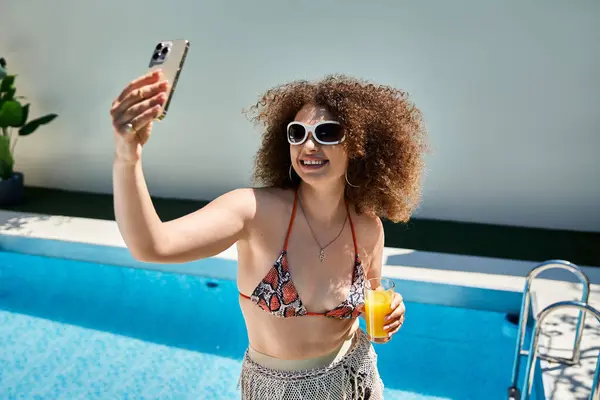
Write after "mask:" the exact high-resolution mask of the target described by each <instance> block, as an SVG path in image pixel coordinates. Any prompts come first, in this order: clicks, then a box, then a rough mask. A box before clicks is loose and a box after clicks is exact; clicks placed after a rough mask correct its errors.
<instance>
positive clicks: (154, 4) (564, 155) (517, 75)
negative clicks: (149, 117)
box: [0, 0, 600, 231]
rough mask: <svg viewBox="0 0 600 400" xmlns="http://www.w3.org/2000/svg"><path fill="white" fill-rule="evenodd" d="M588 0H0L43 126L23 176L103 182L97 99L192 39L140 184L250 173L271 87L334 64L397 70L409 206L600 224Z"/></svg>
mask: <svg viewBox="0 0 600 400" xmlns="http://www.w3.org/2000/svg"><path fill="white" fill-rule="evenodd" d="M598 21H600V2H598V1H597V0H578V1H561V0H537V1H528V2H522V1H517V0H513V1H509V2H506V1H499V0H496V1H495V2H491V1H487V2H482V1H480V0H470V1H469V0H454V1H443V0H439V1H418V2H417V1H399V0H379V1H376V2H366V1H358V0H326V1H323V0H302V1H294V2H292V1H281V0H268V1H267V0H257V1H240V0H237V1H223V0H203V1H197V0H178V1H176V2H167V1H156V0H145V1H141V0H138V1H124V0H121V1H115V0H104V1H95V2H90V1H80V0H56V1H47V0H29V1H22V0H3V1H2V4H1V5H0V54H2V55H4V56H5V57H6V58H7V59H8V62H9V67H10V69H11V70H12V71H13V72H18V73H19V74H20V77H19V81H18V83H19V90H20V91H21V94H25V95H27V96H28V97H29V98H30V99H31V100H32V101H33V108H32V113H33V114H40V113H43V112H51V111H52V112H58V113H59V114H60V118H59V119H57V120H56V121H55V122H54V123H53V124H52V125H51V126H48V127H44V128H43V129H42V130H40V131H38V132H36V133H35V134H34V135H32V136H30V137H27V138H24V139H23V140H22V141H21V142H20V143H19V144H18V145H17V154H16V156H17V157H16V160H17V165H16V167H17V169H19V170H21V171H24V172H25V174H26V182H27V183H28V184H31V185H39V186H47V187H58V188H67V189H78V190H88V191H94V192H111V190H112V187H111V166H112V156H113V147H112V145H113V142H112V134H111V126H110V121H109V114H108V110H109V107H110V103H111V101H112V99H113V98H114V97H115V96H116V95H117V94H118V93H119V91H120V90H121V88H122V87H123V85H125V84H126V83H127V82H128V81H129V80H130V79H132V78H134V77H136V76H137V75H139V74H141V73H143V72H145V68H146V65H147V62H148V57H149V54H150V51H151V49H152V46H153V45H154V43H155V42H156V41H157V40H160V39H165V38H167V39H169V38H179V37H184V38H188V39H190V40H191V42H192V49H191V52H190V55H189V57H188V61H187V67H186V69H185V70H184V72H183V75H182V77H181V80H180V83H179V86H178V91H177V93H176V97H175V99H174V101H173V103H172V109H171V112H170V114H169V117H168V118H167V120H165V121H164V122H162V123H160V124H159V126H158V127H157V128H156V129H155V133H154V137H153V138H152V140H151V142H150V143H149V144H148V145H147V149H146V151H145V163H144V166H145V171H146V176H147V180H148V182H149V186H150V189H151V192H152V193H153V194H154V195H159V196H169V197H180V198H201V199H212V198H214V197H215V196H217V195H219V194H220V193H223V192H224V191H226V190H229V189H232V188H234V187H237V186H241V185H247V184H249V178H250V173H251V168H252V160H253V155H254V151H255V150H256V148H257V146H258V143H259V134H258V132H256V131H255V129H254V127H253V126H252V125H251V124H250V123H249V122H248V121H247V120H246V119H245V117H244V116H243V115H242V114H241V112H240V111H241V109H242V108H244V107H246V106H248V105H250V104H252V103H253V102H254V101H255V100H256V99H257V96H258V95H259V94H260V93H261V92H262V91H264V90H265V89H267V88H268V87H270V86H273V85H276V84H279V83H282V82H285V81H289V80H292V79H298V78H309V79H312V78H318V77H322V76H323V75H325V74H327V73H332V72H344V73H349V74H352V75H356V76H360V77H363V78H369V79H374V80H376V81H378V82H381V83H385V84H391V85H394V86H397V87H401V88H403V89H405V90H407V91H409V93H410V94H411V95H412V98H413V100H414V101H415V102H416V103H417V104H418V105H419V106H420V108H421V109H422V110H423V112H424V114H425V117H426V119H427V123H428V126H429V130H430V135H431V142H432V145H433V149H434V152H433V153H432V154H431V155H430V156H429V157H428V167H427V178H426V181H425V188H424V201H423V203H422V206H421V207H420V209H419V211H418V212H417V215H418V216H421V217H427V218H438V219H450V220H462V221H476V222H487V223H497V224H509V225H519V226H535V227H548V228H566V229H576V230H589V231H600V211H599V208H600V178H599V175H600V157H599V156H598V153H599V150H600V132H599V127H600V113H599V112H598V110H600V95H599V94H600V47H599V46H600V45H599V43H600V23H599V22H598Z"/></svg>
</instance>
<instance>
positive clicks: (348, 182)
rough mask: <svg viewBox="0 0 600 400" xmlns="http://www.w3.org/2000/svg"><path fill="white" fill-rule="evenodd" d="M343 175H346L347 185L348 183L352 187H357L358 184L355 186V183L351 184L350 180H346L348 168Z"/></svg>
mask: <svg viewBox="0 0 600 400" xmlns="http://www.w3.org/2000/svg"><path fill="white" fill-rule="evenodd" d="M344 176H345V177H346V183H347V184H348V185H350V186H352V187H355V188H357V187H358V186H356V185H353V184H351V183H350V181H349V180H348V170H346V173H345V174H344Z"/></svg>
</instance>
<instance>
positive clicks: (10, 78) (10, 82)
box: [0, 75, 16, 93]
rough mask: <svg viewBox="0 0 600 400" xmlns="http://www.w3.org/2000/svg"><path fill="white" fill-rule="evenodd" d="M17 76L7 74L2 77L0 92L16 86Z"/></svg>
mask: <svg viewBox="0 0 600 400" xmlns="http://www.w3.org/2000/svg"><path fill="white" fill-rule="evenodd" d="M15 78H16V75H6V76H5V77H4V78H3V79H2V83H0V92H1V93H6V92H8V91H9V90H11V89H14V87H15Z"/></svg>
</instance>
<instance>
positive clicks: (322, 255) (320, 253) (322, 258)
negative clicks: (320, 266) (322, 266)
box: [319, 249, 325, 262]
mask: <svg viewBox="0 0 600 400" xmlns="http://www.w3.org/2000/svg"><path fill="white" fill-rule="evenodd" d="M323 260H325V249H321V251H320V252H319V261H321V262H323Z"/></svg>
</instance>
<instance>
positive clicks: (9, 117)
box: [0, 100, 23, 128]
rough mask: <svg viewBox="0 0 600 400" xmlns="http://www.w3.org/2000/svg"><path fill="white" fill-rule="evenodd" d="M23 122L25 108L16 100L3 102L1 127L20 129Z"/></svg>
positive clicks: (0, 117)
mask: <svg viewBox="0 0 600 400" xmlns="http://www.w3.org/2000/svg"><path fill="white" fill-rule="evenodd" d="M22 120H23V107H22V106H21V103H19V102H18V101H15V100H9V101H4V102H2V108H0V127H1V128H6V127H7V126H14V127H17V128H18V127H20V126H21V121H22Z"/></svg>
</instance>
